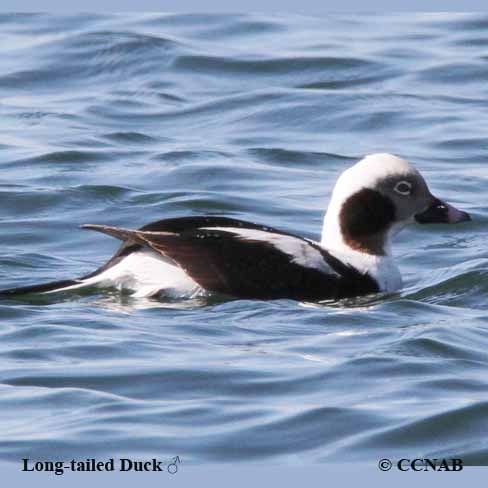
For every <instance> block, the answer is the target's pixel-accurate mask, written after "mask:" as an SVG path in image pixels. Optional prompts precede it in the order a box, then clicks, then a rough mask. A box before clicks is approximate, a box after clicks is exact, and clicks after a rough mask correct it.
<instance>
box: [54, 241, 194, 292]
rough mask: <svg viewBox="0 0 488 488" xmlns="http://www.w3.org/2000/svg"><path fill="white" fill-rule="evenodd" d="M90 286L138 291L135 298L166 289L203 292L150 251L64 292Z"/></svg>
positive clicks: (179, 270)
mask: <svg viewBox="0 0 488 488" xmlns="http://www.w3.org/2000/svg"><path fill="white" fill-rule="evenodd" d="M87 286H97V287H100V288H108V287H115V288H117V289H119V290H130V291H134V292H135V293H134V294H133V296H134V297H150V296H153V295H156V294H157V293H158V292H160V291H163V290H164V292H165V293H167V294H169V295H171V296H175V297H184V296H193V295H194V294H195V293H196V292H197V291H198V290H199V289H200V287H199V285H198V284H197V283H196V282H195V281H193V279H192V278H190V277H189V276H188V275H187V274H186V273H185V272H184V271H183V270H182V269H181V268H179V267H178V266H175V265H173V264H171V262H169V261H168V260H166V259H165V258H164V257H162V256H160V255H159V254H157V253H156V252H154V251H152V250H151V249H147V248H145V249H143V250H141V251H137V252H133V253H131V254H129V255H128V256H127V257H125V258H124V259H122V260H121V261H120V262H119V263H117V264H116V265H115V266H112V267H111V268H109V269H107V270H106V271H104V272H103V273H100V274H98V275H96V276H93V277H92V278H89V279H87V280H83V281H82V282H81V283H80V284H77V285H73V286H70V287H66V288H63V290H73V289H77V288H84V287H87ZM55 291H59V290H55Z"/></svg>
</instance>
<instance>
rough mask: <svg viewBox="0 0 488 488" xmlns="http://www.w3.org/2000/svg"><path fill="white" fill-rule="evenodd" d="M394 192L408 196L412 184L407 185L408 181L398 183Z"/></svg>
mask: <svg viewBox="0 0 488 488" xmlns="http://www.w3.org/2000/svg"><path fill="white" fill-rule="evenodd" d="M394 190H395V191H396V192H397V193H399V194H400V195H404V196H407V195H410V193H412V183H409V182H408V181H399V182H398V183H397V184H396V185H395V188H394Z"/></svg>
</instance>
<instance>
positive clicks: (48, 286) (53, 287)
mask: <svg viewBox="0 0 488 488" xmlns="http://www.w3.org/2000/svg"><path fill="white" fill-rule="evenodd" d="M83 284H84V283H83V281H81V280H60V281H50V282H49V283H42V284H40V285H30V286H20V287H18V288H7V289H5V290H0V298H10V297H11V298H14V297H18V296H20V295H28V294H31V293H48V292H53V291H62V290H64V289H73V288H78V287H79V286H83Z"/></svg>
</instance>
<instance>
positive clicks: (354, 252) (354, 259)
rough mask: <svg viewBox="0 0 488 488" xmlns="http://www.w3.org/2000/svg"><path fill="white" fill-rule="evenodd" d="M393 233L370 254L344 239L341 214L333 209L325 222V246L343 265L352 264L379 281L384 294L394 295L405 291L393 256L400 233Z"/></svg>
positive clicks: (330, 208)
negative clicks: (394, 243) (397, 234)
mask: <svg viewBox="0 0 488 488" xmlns="http://www.w3.org/2000/svg"><path fill="white" fill-rule="evenodd" d="M398 230H399V229H398V228H395V229H391V231H390V232H387V233H385V234H384V236H382V238H381V246H379V247H378V246H376V247H377V249H374V247H375V246H373V248H372V249H370V250H369V251H368V247H367V246H363V245H361V243H360V242H350V241H348V240H346V239H345V238H344V236H343V233H342V231H341V228H340V225H339V212H338V211H336V209H335V208H334V206H333V205H331V206H330V207H329V209H328V211H327V213H326V215H325V218H324V226H323V229H322V239H321V245H322V247H324V248H325V249H327V250H328V251H329V252H330V253H331V254H333V255H334V256H335V257H337V258H338V259H340V260H341V261H342V262H344V263H347V264H350V265H351V266H353V267H354V268H355V269H357V270H358V271H359V272H360V273H363V274H366V273H368V274H369V275H370V276H371V277H372V278H373V279H375V280H376V281H377V283H378V286H379V287H380V290H381V291H384V292H392V291H395V290H398V289H400V288H401V287H402V277H401V274H400V270H399V269H398V267H397V266H396V264H395V261H394V259H393V255H392V252H391V239H392V237H393V235H394V234H396V232H397V231H398Z"/></svg>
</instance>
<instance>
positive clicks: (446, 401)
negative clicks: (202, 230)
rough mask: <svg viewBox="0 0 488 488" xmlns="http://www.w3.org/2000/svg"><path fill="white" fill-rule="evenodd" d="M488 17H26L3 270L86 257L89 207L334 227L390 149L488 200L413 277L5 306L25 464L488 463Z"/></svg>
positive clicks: (3, 275)
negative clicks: (331, 202) (316, 290)
mask: <svg viewBox="0 0 488 488" xmlns="http://www.w3.org/2000/svg"><path fill="white" fill-rule="evenodd" d="M487 27H488V16H486V15H482V14H470V15H467V14H463V15H453V14H437V15H426V14H423V15H412V14H408V15H407V14H402V15H389V16H386V15H381V16H378V15H375V16H373V15H361V16H352V15H333V16H327V17H320V18H311V17H305V16H298V15H284V14H283V15H268V16H265V15H200V14H199V15H196V14H195V15H163V14H146V15H145V14H138V15H135V14H130V15H74V16H50V15H44V14H35V15H1V16H0V33H1V38H2V42H1V43H0V164H1V180H0V219H1V220H0V228H1V232H0V280H1V287H2V288H4V287H11V286H18V285H24V284H33V283H38V282H43V281H47V280H53V279H64V278H71V277H74V276H79V275H81V274H84V273H87V272H89V271H91V270H93V269H94V268H95V267H96V266H99V265H100V264H102V263H103V262H104V261H105V260H106V259H108V257H110V255H111V254H112V253H113V252H114V250H115V249H116V247H117V246H118V244H117V243H116V242H115V241H114V240H112V239H110V238H108V237H107V236H103V235H100V234H96V233H93V232H88V231H84V230H80V229H79V227H78V226H79V225H80V224H83V223H104V224H109V225H120V226H124V227H139V226H141V225H144V224H146V223H148V222H150V221H152V220H158V219H162V218H166V217H174V216H189V215H200V214H205V215H226V216H231V217H236V218H243V219H247V220H252V221H257V222H260V223H264V224H268V225H272V226H276V227H279V228H282V229H285V230H289V231H293V232H296V233H299V234H302V235H304V236H307V237H312V238H318V236H319V235H320V231H321V222H322V217H323V213H324V210H325V208H326V205H327V202H328V198H329V195H330V191H331V189H332V187H333V184H334V181H335V179H336V177H337V175H338V174H339V173H340V172H341V171H342V170H344V169H345V168H346V167H347V166H349V165H351V164H353V163H354V162H355V161H356V160H358V159H359V158H360V157H361V156H363V155H364V154H367V153H371V152H377V151H388V152H393V153H396V154H398V155H400V156H402V157H404V158H406V159H408V160H410V161H411V162H412V163H414V164H415V165H416V167H417V168H419V169H420V170H421V171H422V173H423V174H424V175H425V177H426V179H427V180H428V181H429V183H430V186H431V188H432V190H433V192H434V193H436V194H437V195H439V196H440V197H442V198H445V199H447V200H448V201H450V202H452V203H454V204H456V205H457V206H459V207H460V208H462V209H464V210H467V211H469V212H470V213H471V214H472V216H473V221H472V222H470V223H468V224H464V225H459V226H437V227H436V226H424V227H420V226H418V227H414V226H412V227H411V228H409V229H408V230H406V231H405V232H403V233H402V234H401V235H400V236H399V238H398V242H397V245H396V248H395V252H396V255H397V256H398V261H399V265H400V267H401V269H402V271H403V274H404V278H405V282H406V286H405V289H404V290H402V291H401V293H398V294H396V295H394V296H390V297H377V298H375V299H373V300H369V301H367V302H361V301H359V302H355V303H339V304H333V305H330V306H324V305H322V306H319V305H313V306H312V305H306V304H300V303H297V302H294V301H286V300H282V301H270V302H259V301H245V300H236V301H227V302H225V301H216V302H188V303H179V302H172V303H168V302H166V303H165V302H157V301H154V300H152V301H151V300H135V299H132V298H131V297H129V296H120V295H118V294H117V293H115V292H106V293H102V294H95V295H93V294H89V295H74V296H67V297H66V296H65V297H63V299H60V300H49V301H45V302H42V301H36V300H34V299H32V300H30V301H29V300H27V301H22V302H12V301H3V302H2V303H1V304H0V317H1V327H0V383H1V387H0V459H2V460H9V461H16V460H18V459H19V458H21V457H30V458H33V459H53V458H54V459H56V458H61V459H71V458H72V457H78V458H82V457H97V458H99V459H108V458H110V457H117V456H122V455H124V456H127V455H130V456H134V457H136V458H148V457H152V456H157V457H159V458H163V459H164V458H165V457H170V456H176V455H179V456H180V457H181V459H182V460H183V462H188V463H190V462H192V463H206V462H224V463H225V462H237V461H248V462H249V461H252V462H263V461H264V462H269V461H271V460H272V461H274V462H279V463H300V464H303V463H306V462H319V463H322V462H324V463H325V462H332V461H351V460H354V461H358V460H360V461H373V460H376V461H377V460H378V459H380V458H383V457H392V458H394V457H410V456H414V455H415V456H418V457H424V456H428V457H440V456H444V457H447V456H449V457H451V456H457V457H462V458H463V459H464V461H465V463H472V464H476V463H478V464H488V438H487V436H486V432H487V427H488V375H487V368H488V353H487V351H488V302H487V300H486V296H487V293H488V246H487V241H486V231H487V229H488V203H487V199H486V194H487V190H488V169H487V166H486V162H487V160H488V142H487V141H488V139H487V132H486V128H487V126H488V101H487V100H488V83H487V75H488V48H487V46H488V34H487Z"/></svg>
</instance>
